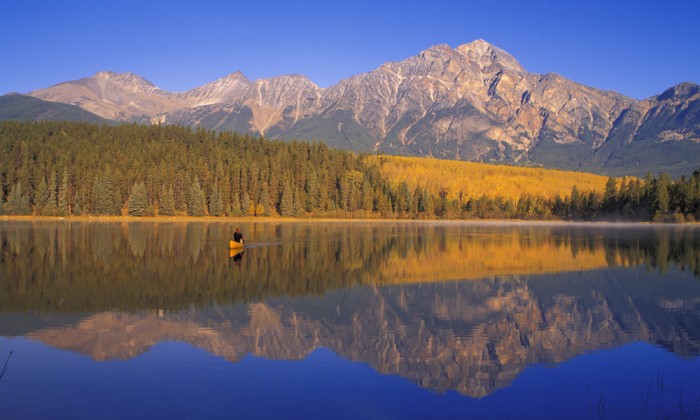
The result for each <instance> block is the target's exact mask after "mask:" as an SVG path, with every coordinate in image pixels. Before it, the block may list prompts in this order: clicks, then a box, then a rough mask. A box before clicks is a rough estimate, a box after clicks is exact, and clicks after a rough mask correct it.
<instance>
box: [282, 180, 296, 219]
mask: <svg viewBox="0 0 700 420" xmlns="http://www.w3.org/2000/svg"><path fill="white" fill-rule="evenodd" d="M280 214H281V215H282V217H292V216H294V193H293V192H292V186H291V185H290V182H289V180H286V181H285V182H284V188H283V189H282V199H281V200H280Z"/></svg>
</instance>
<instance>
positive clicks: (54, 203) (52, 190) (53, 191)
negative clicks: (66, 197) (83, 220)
mask: <svg viewBox="0 0 700 420" xmlns="http://www.w3.org/2000/svg"><path fill="white" fill-rule="evenodd" d="M57 184H58V182H57V179H56V172H54V173H53V174H52V175H51V178H50V179H49V191H48V199H47V200H46V205H45V206H44V209H43V210H42V214H45V215H47V216H55V215H57V214H58V199H57V197H56V195H57V192H58V185H57Z"/></svg>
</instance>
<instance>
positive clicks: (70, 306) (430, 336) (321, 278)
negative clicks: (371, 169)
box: [0, 222, 700, 397]
mask: <svg viewBox="0 0 700 420" xmlns="http://www.w3.org/2000/svg"><path fill="white" fill-rule="evenodd" d="M231 228H232V226H230V225H228V224H225V223H162V222H161V223H75V222H71V223H68V222H65V223H30V222H23V223H18V222H12V223H1V224H0V234H1V235H2V236H1V242H0V244H1V248H0V279H1V280H0V287H2V290H3V293H2V294H1V295H0V310H1V311H2V314H0V334H3V335H20V334H21V335H25V336H27V337H30V338H32V339H34V340H39V341H41V342H44V343H47V344H50V345H51V346H54V347H57V348H62V349H71V350H74V351H76V352H79V353H81V354H85V355H89V356H90V357H92V358H93V359H95V360H112V359H121V360H126V359H130V358H133V357H135V356H137V355H139V354H142V353H144V352H146V351H148V350H149V349H150V348H151V347H152V346H153V345H154V344H156V343H159V342H162V341H181V342H186V343H190V344H192V345H194V346H196V347H199V348H203V349H206V350H207V351H209V352H210V353H212V354H215V355H218V356H221V357H224V358H226V359H227V360H230V361H232V362H236V361H239V360H241V358H243V357H244V356H245V355H247V354H251V353H252V354H254V355H258V356H263V357H266V358H272V359H289V360H298V359H303V358H305V357H306V356H307V355H308V354H309V353H310V352H311V351H313V350H314V349H316V348H318V347H327V348H330V349H332V350H333V351H334V352H336V353H337V354H339V355H341V356H343V357H345V358H348V359H350V360H354V361H362V362H365V363H368V364H370V365H371V366H372V367H373V368H374V369H376V370H377V371H379V372H382V373H390V374H398V375H401V376H402V377H404V378H408V379H410V380H412V381H414V382H415V383H417V384H418V385H420V386H422V387H425V388H429V389H433V390H436V391H446V390H456V391H458V392H460V393H462V394H465V395H469V396H475V397H481V396H485V395H488V394H490V393H492V392H493V391H494V390H496V389H498V388H501V387H504V386H507V385H508V384H510V383H511V382H512V381H513V379H514V378H515V377H516V376H517V375H518V374H519V373H520V372H522V370H523V369H524V368H525V367H526V366H528V365H529V364H533V363H558V362H561V361H564V360H567V359H569V358H571V357H573V356H575V355H578V354H581V353H584V352H587V351H591V350H595V349H600V348H607V347H613V346H619V345H622V344H625V343H629V342H633V341H640V340H641V341H646V342H649V343H652V344H655V345H657V346H661V347H664V348H666V349H668V350H669V351H673V352H675V353H676V354H678V355H680V356H696V355H697V354H698V351H699V350H700V281H699V280H698V266H699V264H700V235H699V232H698V229H696V228H692V227H635V228H632V227H628V228H624V229H622V228H615V229H603V228H600V227H579V226H572V225H544V226H542V225H540V226H530V225H464V224H417V223H385V224H379V223H369V224H359V223H340V224H339V223H334V224H331V223H328V224H324V223H312V224H304V223H291V224H283V223H258V224H251V225H249V226H247V227H246V237H247V238H250V239H249V243H250V244H251V246H250V247H249V248H248V250H246V251H245V253H236V254H231V253H230V250H229V249H228V247H227V246H226V244H227V240H228V237H229V235H230V232H231ZM446 280H449V281H447V282H446Z"/></svg>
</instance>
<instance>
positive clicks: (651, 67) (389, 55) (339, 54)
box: [0, 0, 700, 99]
mask: <svg viewBox="0 0 700 420" xmlns="http://www.w3.org/2000/svg"><path fill="white" fill-rule="evenodd" d="M0 10H2V16H3V19H2V24H1V25H0V54H2V65H0V94H4V93H7V92H21V93H26V92H29V91H30V90H33V89H37V88H43V87H48V86H50V85H53V84H56V83H60V82H63V81H66V80H73V79H79V78H82V77H86V76H90V75H92V74H94V73H96V72H98V71H102V70H112V71H116V72H126V71H132V72H134V73H136V74H138V75H140V76H142V77H144V78H146V79H148V80H149V81H151V82H153V83H154V84H156V85H157V86H158V87H160V88H162V89H166V90H171V91H184V90H188V89H191V88H193V87H196V86H199V85H202V84H205V83H208V82H211V81H213V80H216V79H218V78H220V77H223V76H225V75H227V74H229V73H232V72H234V71H237V70H240V71H242V72H243V73H244V74H245V75H246V76H247V77H248V78H250V79H251V80H254V79H258V78H265V77H271V76H280V75H285V74H292V73H300V74H304V75H306V76H308V77H309V78H310V79H311V80H312V81H314V82H315V83H317V84H318V85H320V86H322V87H325V86H330V85H333V84H335V83H337V82H338V81H340V80H341V79H343V78H346V77H349V76H352V75H354V74H357V73H362V72H367V71H370V70H372V69H374V68H376V67H378V66H380V65H381V64H382V63H384V62H387V61H400V60H403V59H405V58H407V57H410V56H412V55H415V54H418V53H419V52H420V51H422V50H424V49H426V48H429V47H431V46H433V45H437V44H448V45H450V46H452V47H456V46H458V45H461V44H465V43H468V42H471V41H473V40H475V39H485V40H486V41H488V42H490V43H492V44H494V45H496V46H498V47H500V48H502V49H504V50H505V51H507V52H509V53H511V54H512V55H513V56H515V58H516V59H518V60H519V61H520V63H521V64H522V65H523V66H524V67H525V69H527V70H528V71H530V72H533V73H549V72H554V73H559V74H561V75H563V76H565V77H567V78H569V79H571V80H574V81H576V82H579V83H583V84H585V85H588V86H593V87H597V88H601V89H609V90H615V91H618V92H620V93H623V94H625V95H628V96H631V97H633V98H637V99H643V98H646V97H649V96H652V95H656V94H659V93H661V92H662V91H663V90H665V89H666V88H668V87H671V86H673V85H675V84H677V83H681V82H685V81H693V82H696V83H700V24H699V23H698V22H700V1H698V0H693V1H673V0H665V1H660V0H659V1H648V0H637V1H616V0H586V1H578V0H561V1H544V0H529V1H528V0H523V1H508V0H502V1H490V0H480V1H470V0H462V1H439V0H431V1H411V0H404V1H382V0H374V1H365V0H358V1H343V2H341V1H332V0H325V1H294V0H286V1H276V0H260V1H246V2H238V1H226V2H224V1H208V0H198V1H178V0H169V1H161V0H139V1H131V0H127V1H112V2H106V1H99V0H91V1H83V0H74V1H70V0H64V1H59V0H55V1H36V0H3V1H2V4H0Z"/></svg>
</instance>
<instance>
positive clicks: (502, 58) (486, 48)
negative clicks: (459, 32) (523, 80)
mask: <svg viewBox="0 0 700 420" xmlns="http://www.w3.org/2000/svg"><path fill="white" fill-rule="evenodd" d="M455 50H456V51H457V52H459V53H460V54H462V55H463V56H465V57H467V59H468V60H469V61H471V62H474V63H477V64H479V66H480V67H482V68H487V67H491V66H493V65H499V66H502V67H506V68H508V69H510V70H512V71H514V72H516V73H526V72H525V69H523V67H522V66H521V65H520V63H519V62H518V60H516V59H515V57H513V56H512V55H510V54H508V53H507V52H505V51H503V50H502V49H500V48H498V47H495V46H494V45H492V44H489V43H488V42H486V41H484V40H483V39H478V40H476V41H472V42H470V43H468V44H463V45H460V46H458V47H457V48H455Z"/></svg>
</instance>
